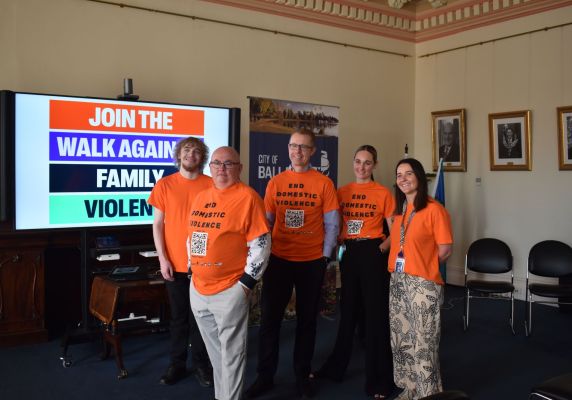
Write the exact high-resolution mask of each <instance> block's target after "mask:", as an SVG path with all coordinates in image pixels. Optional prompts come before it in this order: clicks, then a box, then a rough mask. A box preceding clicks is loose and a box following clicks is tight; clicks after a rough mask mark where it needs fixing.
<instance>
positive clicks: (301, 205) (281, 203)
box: [264, 168, 339, 261]
mask: <svg viewBox="0 0 572 400" xmlns="http://www.w3.org/2000/svg"><path fill="white" fill-rule="evenodd" d="M264 205H265V207H266V212H269V213H272V214H274V215H275V221H274V228H273V230H272V254H274V255H276V256H278V257H280V258H284V259H286V260H290V261H310V260H316V259H318V258H320V257H322V256H323V251H324V249H323V246H324V214H326V213H328V212H330V211H334V210H337V209H338V208H339V205H338V198H337V196H336V189H335V188H334V184H333V182H332V180H331V179H330V178H328V177H327V176H325V175H323V174H322V173H320V172H318V171H316V170H315V169H313V168H310V169H309V170H308V171H306V172H294V171H291V170H288V171H284V172H282V173H280V174H278V175H276V176H275V177H274V178H272V179H271V180H270V182H268V186H267V187H266V195H265V196H264Z"/></svg>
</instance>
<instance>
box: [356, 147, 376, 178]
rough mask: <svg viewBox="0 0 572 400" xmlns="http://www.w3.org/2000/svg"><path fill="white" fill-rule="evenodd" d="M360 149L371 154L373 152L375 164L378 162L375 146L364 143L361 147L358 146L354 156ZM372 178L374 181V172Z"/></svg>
mask: <svg viewBox="0 0 572 400" xmlns="http://www.w3.org/2000/svg"><path fill="white" fill-rule="evenodd" d="M360 151H367V152H368V153H369V154H371V157H372V158H373V164H374V165H375V164H377V150H376V149H375V147H373V146H372V145H370V144H362V145H361V146H360V147H358V148H357V150H356V152H355V153H354V158H355V156H356V154H357V153H359V152H360ZM371 180H372V181H373V180H374V179H373V173H372V174H371Z"/></svg>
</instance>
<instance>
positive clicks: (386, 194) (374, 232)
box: [338, 181, 395, 240]
mask: <svg viewBox="0 0 572 400" xmlns="http://www.w3.org/2000/svg"><path fill="white" fill-rule="evenodd" d="M338 200H339V201H340V209H341V214H342V221H343V226H342V229H341V232H340V238H341V239H342V240H345V239H358V238H359V239H365V238H368V239H376V238H384V237H385V235H384V234H383V220H384V219H385V218H389V217H390V216H391V215H392V214H393V211H394V210H395V201H394V199H393V196H392V195H391V192H390V191H389V190H388V189H387V188H386V187H385V186H382V185H380V184H379V183H377V182H373V181H372V182H368V183H357V182H353V183H350V184H348V185H346V186H343V187H341V188H339V189H338Z"/></svg>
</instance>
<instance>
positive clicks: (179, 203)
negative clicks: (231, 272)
mask: <svg viewBox="0 0 572 400" xmlns="http://www.w3.org/2000/svg"><path fill="white" fill-rule="evenodd" d="M211 186H212V179H211V178H210V177H209V176H206V175H199V176H198V177H197V178H196V179H187V178H185V177H184V176H183V175H181V174H180V173H179V172H176V173H174V174H171V175H168V176H166V177H164V178H162V179H160V180H159V181H158V182H157V183H156V184H155V187H154V188H153V190H152V191H151V195H150V196H149V198H148V199H147V203H149V204H151V205H152V206H153V207H155V208H158V209H159V210H161V211H162V212H163V213H164V214H165V250H166V252H167V254H166V256H167V258H168V259H169V260H170V261H171V264H173V267H174V268H175V271H176V272H183V273H186V272H187V248H186V243H187V236H188V232H187V226H188V225H187V224H188V221H189V213H190V211H191V204H192V202H193V199H194V198H195V196H196V195H197V193H198V192H200V191H202V190H205V189H207V188H209V187H211Z"/></svg>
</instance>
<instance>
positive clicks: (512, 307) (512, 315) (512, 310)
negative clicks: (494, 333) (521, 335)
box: [509, 293, 515, 335]
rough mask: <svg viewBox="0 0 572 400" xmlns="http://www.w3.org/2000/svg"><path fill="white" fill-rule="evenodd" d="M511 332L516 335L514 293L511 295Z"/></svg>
mask: <svg viewBox="0 0 572 400" xmlns="http://www.w3.org/2000/svg"><path fill="white" fill-rule="evenodd" d="M509 322H510V330H511V331H512V334H513V335H514V334H515V333H514V293H511V294H510V320H509Z"/></svg>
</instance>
